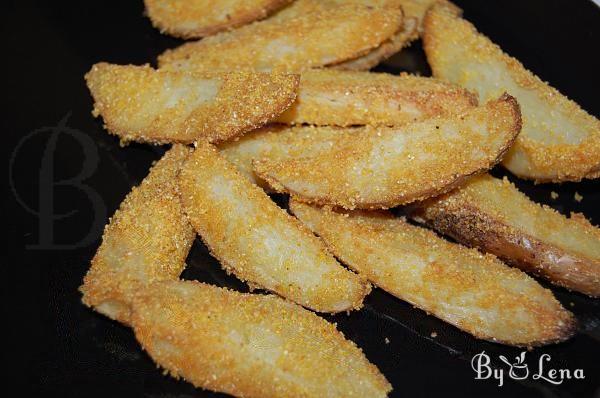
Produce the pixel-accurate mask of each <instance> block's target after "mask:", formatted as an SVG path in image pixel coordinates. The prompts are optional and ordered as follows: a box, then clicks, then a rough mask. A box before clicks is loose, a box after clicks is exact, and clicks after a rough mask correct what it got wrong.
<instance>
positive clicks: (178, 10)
mask: <svg viewBox="0 0 600 398" xmlns="http://www.w3.org/2000/svg"><path fill="white" fill-rule="evenodd" d="M290 2H291V0H226V1H223V0H220V1H217V2H215V1H212V0H144V3H145V4H146V13H147V14H148V17H149V18H150V20H151V21H152V25H154V26H155V27H156V28H158V29H159V30H160V31H161V32H162V33H167V34H169V35H171V36H175V37H181V38H184V39H193V38H200V37H204V36H210V35H214V34H215V33H217V32H221V31H223V30H228V29H232V28H236V27H238V26H242V25H245V24H247V23H250V22H252V21H255V20H257V19H262V18H265V17H266V16H267V15H269V14H271V13H272V12H274V11H276V10H278V9H280V8H281V7H283V6H285V5H286V4H288V3H290Z"/></svg>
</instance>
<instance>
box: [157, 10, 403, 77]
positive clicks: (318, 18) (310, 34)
mask: <svg viewBox="0 0 600 398" xmlns="http://www.w3.org/2000/svg"><path fill="white" fill-rule="evenodd" d="M284 11H285V10H284ZM401 27H402V9H401V8H400V7H373V6H367V5H362V4H355V3H350V4H343V5H339V6H337V7H333V8H324V9H317V10H315V11H312V12H307V13H305V14H302V15H299V16H290V17H285V18H283V17H275V18H269V19H267V20H265V21H260V22H256V23H254V24H251V25H248V26H244V27H241V28H239V29H237V30H234V31H231V32H224V33H220V34H217V35H215V36H211V37H208V38H206V39H204V40H201V41H197V42H193V43H186V44H183V45H181V46H179V47H177V48H175V49H173V50H167V51H166V52H164V53H163V54H162V55H161V56H160V57H159V65H160V67H161V69H168V70H187V71H215V70H223V69H225V70H231V69H252V70H260V71H265V70H272V69H280V70H287V71H300V70H306V69H310V68H314V67H320V66H325V65H329V64H335V63H339V62H341V61H344V60H347V59H351V58H356V57H358V56H361V55H363V54H366V53H368V52H369V51H370V50H371V49H373V48H375V47H378V46H379V45H380V44H381V43H382V42H384V41H385V40H388V39H389V38H390V37H391V36H392V35H393V34H395V33H396V32H397V31H398V30H400V29H401Z"/></svg>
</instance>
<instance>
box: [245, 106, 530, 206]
mask: <svg viewBox="0 0 600 398" xmlns="http://www.w3.org/2000/svg"><path fill="white" fill-rule="evenodd" d="M520 129H521V120H520V113H519V105H518V104H517V102H516V101H515V99H514V98H512V97H510V96H508V95H503V96H502V97H500V98H499V99H497V100H494V101H490V102H488V103H487V104H486V105H484V106H481V107H479V108H474V109H473V110H470V111H468V112H466V113H464V114H462V115H453V116H441V117H436V118H431V119H427V120H425V121H422V122H418V123H413V124H409V125H405V126H402V127H396V128H377V129H370V130H369V129H366V130H365V131H364V132H362V133H359V134H358V135H355V136H354V137H353V138H352V139H347V140H345V141H343V142H339V144H338V145H337V146H336V147H334V148H333V149H331V150H329V151H327V152H324V153H320V154H318V155H316V156H311V157H307V158H303V159H286V160H285V161H271V160H268V159H262V160H256V161H254V163H253V165H254V170H255V172H256V173H257V174H258V176H259V177H261V178H262V179H264V180H266V181H267V182H268V183H269V185H271V187H273V188H274V189H275V190H277V191H282V192H287V193H290V194H292V195H293V196H296V197H297V198H298V199H301V200H303V201H306V202H310V203H317V204H332V205H338V206H342V207H345V208H348V209H353V208H363V209H368V208H370V209H374V208H389V207H394V206H397V205H401V204H407V203H410V202H413V201H416V200H423V199H426V198H428V197H432V196H436V195H439V194H441V193H443V192H447V191H449V190H450V189H452V188H454V187H456V186H458V185H459V184H461V183H462V182H464V180H465V179H466V178H468V177H469V176H472V175H475V174H478V173H481V172H483V171H486V170H488V169H490V168H491V167H493V166H494V165H495V164H496V163H497V162H499V161H500V159H502V156H503V155H504V153H505V152H506V151H507V150H508V148H509V147H510V146H511V144H512V143H513V141H514V140H515V138H516V137H517V135H518V133H519V131H520Z"/></svg>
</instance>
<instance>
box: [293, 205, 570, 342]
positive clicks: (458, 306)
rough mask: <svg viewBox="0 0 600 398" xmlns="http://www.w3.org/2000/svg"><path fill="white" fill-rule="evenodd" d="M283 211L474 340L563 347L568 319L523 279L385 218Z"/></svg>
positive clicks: (296, 208) (355, 265)
mask: <svg viewBox="0 0 600 398" xmlns="http://www.w3.org/2000/svg"><path fill="white" fill-rule="evenodd" d="M290 210H291V211H292V212H293V213H294V214H295V215H296V217H298V218H299V219H300V220H301V221H302V222H304V223H305V224H306V225H307V226H308V227H309V228H310V229H311V230H313V231H314V232H315V233H316V234H318V235H320V236H321V237H322V238H323V240H325V242H326V243H327V246H328V247H329V248H330V249H331V251H332V252H333V253H334V254H335V255H336V256H337V257H338V258H339V259H340V260H341V261H342V262H344V263H345V264H347V265H348V266H349V267H351V268H352V269H354V270H355V271H357V272H359V273H360V274H362V275H364V276H366V277H367V278H368V279H369V280H370V281H371V282H373V284H375V285H377V286H379V287H381V288H382V289H384V290H385V291H387V292H389V293H391V294H393V295H394V296H396V297H398V298H400V299H402V300H405V301H408V302H409V303H411V304H413V305H415V306H416V307H418V308H421V309H423V310H425V311H427V312H428V313H431V314H433V315H435V316H436V317H438V318H440V319H442V320H444V321H446V322H448V323H450V324H452V325H455V326H457V327H458V328H459V329H462V330H464V331H466V332H468V333H471V334H472V335H474V336H475V337H477V338H480V339H485V340H490V341H494V342H498V343H503V344H509V345H516V346H535V345H544V344H550V343H555V342H559V341H563V340H565V339H567V338H569V337H570V336H571V335H572V334H573V332H574V330H575V319H574V317H573V315H572V314H571V313H570V312H568V311H566V310H565V309H564V308H563V307H562V306H561V305H560V303H559V302H558V301H557V300H556V299H555V298H554V296H553V295H552V293H551V292H550V290H547V289H544V288H543V287H541V286H540V285H539V284H538V283H537V282H536V281H535V280H533V279H532V278H530V277H529V276H527V275H526V274H525V273H523V272H521V271H519V270H517V269H515V268H511V267H508V266H506V265H505V264H503V263H502V262H500V261H499V260H498V259H497V258H496V257H494V256H492V255H483V254H481V253H479V252H478V251H477V250H475V249H468V248H466V247H463V246H460V245H457V244H454V243H450V242H448V241H446V240H444V239H442V238H440V237H438V236H437V235H436V234H435V233H433V232H431V231H429V230H426V229H424V228H420V227H417V226H413V225H410V224H408V223H407V222H406V221H404V220H403V219H400V218H396V217H394V216H393V215H392V214H391V213H389V212H383V211H380V212H365V211H354V212H347V211H346V212H336V211H333V210H331V208H319V207H314V206H312V205H307V204H303V203H301V202H298V201H295V200H292V201H291V203H290Z"/></svg>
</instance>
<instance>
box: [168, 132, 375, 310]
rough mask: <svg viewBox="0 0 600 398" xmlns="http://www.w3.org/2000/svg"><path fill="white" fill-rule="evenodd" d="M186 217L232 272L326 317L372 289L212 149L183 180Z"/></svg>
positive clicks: (206, 147)
mask: <svg viewBox="0 0 600 398" xmlns="http://www.w3.org/2000/svg"><path fill="white" fill-rule="evenodd" d="M179 186H180V189H181V197H182V202H183V206H184V209H185V212H186V214H187V215H188V218H189V220H190V222H191V223H192V225H193V227H194V228H195V230H196V232H198V234H199V235H200V237H201V238H202V240H203V241H204V243H206V246H207V247H208V248H209V250H210V251H211V253H212V254H213V256H215V257H216V258H217V259H218V260H219V261H220V262H221V264H222V265H223V267H224V269H225V270H226V271H227V272H230V273H233V274H235V275H236V276H237V277H238V278H240V279H241V280H243V281H247V282H248V283H249V284H250V285H251V286H255V287H260V288H264V289H267V290H270V291H273V292H275V293H277V294H279V295H281V296H283V297H285V298H288V299H290V300H292V301H295V302H297V303H299V304H301V305H303V306H305V307H308V308H310V309H313V310H315V311H321V312H339V311H349V310H352V309H357V308H360V307H361V305H362V300H363V298H364V297H365V296H366V295H367V294H368V292H369V291H370V286H369V284H368V283H367V282H366V281H365V280H364V279H362V278H360V277H359V276H358V275H356V274H354V273H353V272H351V271H349V270H347V269H345V268H344V267H343V266H342V265H340V264H339V263H338V262H337V261H336V260H335V258H333V256H332V255H331V254H330V253H329V252H328V251H327V249H326V248H325V245H324V244H323V242H321V241H320V240H319V239H318V238H317V237H315V236H314V235H313V234H312V233H311V232H310V231H308V230H307V229H306V228H305V227H304V226H303V225H302V224H301V223H300V222H299V221H298V220H296V219H295V218H294V217H292V216H290V215H289V214H288V213H287V212H286V211H285V210H283V209H281V208H279V207H278V206H277V205H276V204H275V203H273V201H271V199H270V198H269V197H268V196H267V194H265V193H264V192H263V190H262V189H260V188H259V187H257V186H256V185H254V184H252V183H251V182H250V181H248V180H247V179H246V178H244V177H243V176H242V175H241V174H240V173H239V172H238V171H237V170H236V169H235V167H234V166H233V165H232V164H230V163H229V162H227V160H225V159H224V158H223V157H221V156H220V155H219V154H218V153H217V150H216V149H215V148H214V147H213V146H211V145H210V144H206V143H199V144H198V146H197V148H196V150H195V151H194V153H193V154H192V155H191V156H190V158H189V160H188V161H187V162H186V163H185V165H184V166H183V168H182V171H181V174H180V176H179Z"/></svg>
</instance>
